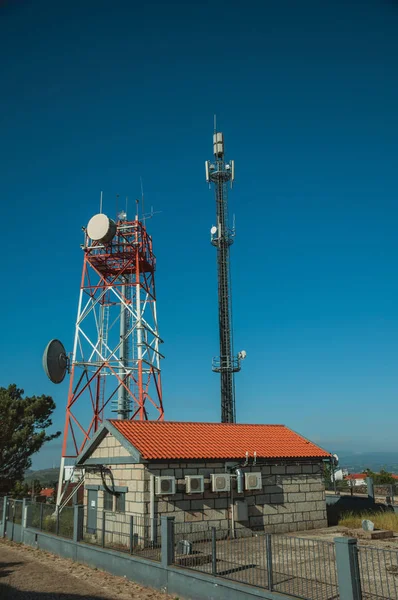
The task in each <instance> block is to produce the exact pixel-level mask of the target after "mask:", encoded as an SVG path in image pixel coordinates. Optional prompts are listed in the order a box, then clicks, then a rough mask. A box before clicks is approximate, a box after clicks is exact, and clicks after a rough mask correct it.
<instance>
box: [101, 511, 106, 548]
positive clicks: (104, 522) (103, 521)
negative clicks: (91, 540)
mask: <svg viewBox="0 0 398 600" xmlns="http://www.w3.org/2000/svg"><path fill="white" fill-rule="evenodd" d="M105 529H106V512H105V511H103V513H102V540H101V543H102V547H103V548H105Z"/></svg>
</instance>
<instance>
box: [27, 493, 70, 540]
mask: <svg viewBox="0 0 398 600" xmlns="http://www.w3.org/2000/svg"><path fill="white" fill-rule="evenodd" d="M73 510H74V509H73V506H65V507H64V508H63V509H62V510H61V511H59V510H58V509H57V507H56V506H55V505H53V504H43V503H41V502H39V503H34V504H31V505H30V513H29V519H28V522H27V525H28V526H29V527H33V528H35V529H39V530H40V531H46V532H48V533H53V534H54V535H59V536H61V537H64V538H67V539H70V540H71V539H73Z"/></svg>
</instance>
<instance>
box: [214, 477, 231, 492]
mask: <svg viewBox="0 0 398 600" xmlns="http://www.w3.org/2000/svg"><path fill="white" fill-rule="evenodd" d="M211 487H212V491H213V492H229V490H230V488H231V478H230V475H229V474H228V473H226V474H224V473H223V474H218V473H213V475H212V476H211Z"/></svg>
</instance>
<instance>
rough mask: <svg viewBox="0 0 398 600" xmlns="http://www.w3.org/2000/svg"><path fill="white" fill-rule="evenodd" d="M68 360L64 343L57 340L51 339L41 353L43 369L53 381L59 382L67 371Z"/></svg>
mask: <svg viewBox="0 0 398 600" xmlns="http://www.w3.org/2000/svg"><path fill="white" fill-rule="evenodd" d="M68 366H69V360H68V357H67V354H66V350H65V348H64V345H63V344H62V343H61V342H60V341H59V340H51V342H49V343H48V344H47V347H46V349H45V350H44V354H43V369H44V371H45V373H46V375H47V377H48V378H49V379H50V381H52V382H53V383H61V382H62V381H63V380H64V378H65V375H66V372H67V371H68Z"/></svg>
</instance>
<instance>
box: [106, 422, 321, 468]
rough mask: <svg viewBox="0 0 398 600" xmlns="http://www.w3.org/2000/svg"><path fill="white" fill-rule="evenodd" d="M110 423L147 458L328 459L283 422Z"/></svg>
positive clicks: (319, 449)
mask: <svg viewBox="0 0 398 600" xmlns="http://www.w3.org/2000/svg"><path fill="white" fill-rule="evenodd" d="M110 423H111V424H112V425H113V426H114V427H115V428H116V429H117V430H118V431H119V432H120V433H121V434H122V435H123V436H124V437H125V438H126V440H128V441H129V442H130V443H131V444H132V445H133V446H134V447H135V448H136V449H137V450H138V451H139V452H140V454H141V456H142V458H143V459H147V460H156V459H160V460H166V459H188V460H191V459H192V460H200V459H229V458H244V457H245V455H246V452H249V456H250V457H253V454H254V452H256V453H257V457H259V458H272V459H274V458H296V459H297V458H327V457H329V456H330V454H329V453H328V452H326V451H325V450H323V449H322V448H319V447H318V446H316V445H315V444H313V443H312V442H309V441H308V440H306V439H305V438H303V437H302V436H300V435H299V434H298V433H295V432H294V431H292V430H291V429H288V428H287V427H285V426H284V425H244V424H240V423H239V424H237V423H234V424H232V423H181V422H174V421H163V422H160V421H122V420H120V421H119V420H116V419H112V420H111V421H110Z"/></svg>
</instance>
